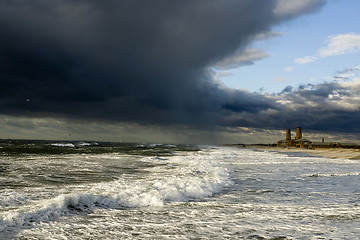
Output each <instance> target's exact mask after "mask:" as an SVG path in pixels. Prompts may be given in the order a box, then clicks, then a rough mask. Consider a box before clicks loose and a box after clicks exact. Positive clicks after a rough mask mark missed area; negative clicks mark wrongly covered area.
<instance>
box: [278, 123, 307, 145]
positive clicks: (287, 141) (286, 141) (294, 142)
mask: <svg viewBox="0 0 360 240" xmlns="http://www.w3.org/2000/svg"><path fill="white" fill-rule="evenodd" d="M311 144H312V142H311V141H310V140H309V139H306V138H303V136H302V128H301V127H297V128H296V135H295V138H294V139H291V129H287V130H286V138H285V139H284V140H280V141H278V142H277V146H278V147H300V148H309V147H310V146H311Z"/></svg>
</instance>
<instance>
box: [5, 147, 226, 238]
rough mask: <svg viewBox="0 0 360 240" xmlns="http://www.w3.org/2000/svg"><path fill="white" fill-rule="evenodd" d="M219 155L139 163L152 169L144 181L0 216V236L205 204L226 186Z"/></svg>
mask: <svg viewBox="0 0 360 240" xmlns="http://www.w3.org/2000/svg"><path fill="white" fill-rule="evenodd" d="M219 151H220V150H212V152H211V153H210V152H200V153H197V154H194V153H192V154H189V155H185V156H184V155H182V156H176V155H175V156H171V157H168V158H159V157H144V158H143V159H142V161H143V162H145V163H152V164H155V166H156V167H154V168H152V169H151V171H150V172H149V173H147V176H146V177H144V178H141V177H140V178H133V179H132V178H129V177H127V178H125V177H124V178H120V179H118V180H115V181H111V182H100V183H94V184H89V185H86V186H83V187H80V188H77V189H83V190H80V191H76V192H70V193H67V194H59V195H58V196H56V197H53V198H50V199H43V200H41V201H36V202H29V203H27V204H25V205H22V206H20V207H19V208H17V209H16V210H10V211H7V212H6V213H5V215H4V213H3V214H2V215H0V216H1V218H2V220H1V219H0V226H1V227H0V230H1V231H4V230H6V229H7V228H9V227H26V226H29V225H31V224H33V223H34V222H35V223H36V222H37V223H39V222H50V221H56V220H57V219H58V218H59V217H62V216H66V215H72V214H88V213H91V212H93V211H95V210H96V209H99V208H101V209H108V208H109V209H123V208H143V207H162V206H163V205H164V204H166V203H167V202H174V201H175V202H187V201H197V200H204V199H205V198H206V197H210V196H212V195H213V194H214V193H217V192H219V191H221V190H222V189H223V188H224V187H225V186H227V185H229V184H231V181H230V180H229V171H228V170H227V169H226V168H224V167H223V166H221V161H220V160H221V159H219V158H221V157H223V156H221V152H219ZM160 163H161V164H160ZM68 191H69V190H68ZM74 191H75V190H74Z"/></svg>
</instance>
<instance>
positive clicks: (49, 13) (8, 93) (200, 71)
mask: <svg viewBox="0 0 360 240" xmlns="http://www.w3.org/2000/svg"><path fill="white" fill-rule="evenodd" d="M309 2H310V3H308V4H307V3H305V4H304V3H301V1H295V0H294V3H298V4H299V3H300V5H299V6H298V5H296V4H295V5H289V4H287V5H286V4H285V5H286V6H285V7H283V8H279V5H277V1H275V0H223V1H218V0H182V1H168V0H152V1H144V0H141V1H140V0H122V1H115V0H110V1H95V0H54V1H48V0H34V1H24V0H4V1H1V2H0V83H1V89H0V113H2V114H12V115H37V116H56V115H59V116H66V117H69V118H85V119H87V118H90V119H105V120H106V119H108V120H121V121H134V122H139V123H153V124H169V123H179V124H202V123H204V124H217V123H225V122H227V120H226V119H227V118H228V117H229V116H233V115H234V114H235V115H237V114H240V115H242V114H246V113H249V114H254V113H258V112H263V111H269V110H272V109H274V110H279V109H280V108H281V107H282V106H281V105H279V104H278V103H276V101H275V100H274V99H272V98H267V97H265V96H263V95H259V94H254V93H247V92H243V91H235V90H231V89H226V88H224V87H222V86H220V85H218V84H217V83H216V82H215V81H213V80H212V77H211V74H210V73H209V70H208V67H209V66H211V65H212V64H215V63H217V62H219V61H221V60H222V59H224V58H226V57H229V56H232V55H233V54H234V53H235V52H246V51H245V49H246V46H247V45H248V44H249V43H250V42H251V41H253V40H254V39H255V38H256V36H259V34H266V33H268V32H270V30H271V27H272V26H273V25H274V24H277V23H279V22H280V21H282V19H289V18H291V17H295V16H298V15H300V14H303V13H307V12H311V11H312V10H313V9H314V8H318V7H319V5H320V4H321V3H323V2H324V1H318V0H314V1H309ZM280 3H281V2H280ZM273 9H278V10H277V11H278V12H279V13H276V11H275V12H274V11H273ZM258 57H261V56H258ZM255 59H256V58H255Z"/></svg>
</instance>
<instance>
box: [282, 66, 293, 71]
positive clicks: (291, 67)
mask: <svg viewBox="0 0 360 240" xmlns="http://www.w3.org/2000/svg"><path fill="white" fill-rule="evenodd" d="M284 70H285V71H286V72H292V71H294V67H293V66H289V67H286V68H285V69H284Z"/></svg>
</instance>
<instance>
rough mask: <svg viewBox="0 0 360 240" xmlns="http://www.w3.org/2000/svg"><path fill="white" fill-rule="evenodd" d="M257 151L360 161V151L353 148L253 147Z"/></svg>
mask: <svg viewBox="0 0 360 240" xmlns="http://www.w3.org/2000/svg"><path fill="white" fill-rule="evenodd" d="M249 148H253V149H256V150H263V151H276V152H284V153H291V152H294V153H307V154H310V155H312V156H320V157H326V158H339V159H358V160H360V149H351V148H317V149H306V148H291V147H290V148H280V147H264V146H251V147H249Z"/></svg>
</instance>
